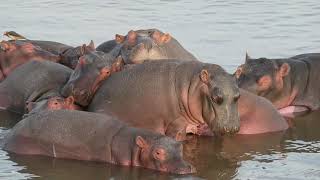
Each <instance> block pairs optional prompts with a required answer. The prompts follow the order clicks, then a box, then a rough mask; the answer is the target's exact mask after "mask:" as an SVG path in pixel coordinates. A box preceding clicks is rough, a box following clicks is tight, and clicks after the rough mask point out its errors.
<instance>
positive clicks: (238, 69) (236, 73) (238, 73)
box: [234, 65, 243, 79]
mask: <svg viewBox="0 0 320 180" xmlns="http://www.w3.org/2000/svg"><path fill="white" fill-rule="evenodd" d="M242 71H243V70H242V65H241V66H239V67H238V68H237V70H236V72H235V73H234V75H235V76H236V78H237V79H239V78H240V75H241V73H242Z"/></svg>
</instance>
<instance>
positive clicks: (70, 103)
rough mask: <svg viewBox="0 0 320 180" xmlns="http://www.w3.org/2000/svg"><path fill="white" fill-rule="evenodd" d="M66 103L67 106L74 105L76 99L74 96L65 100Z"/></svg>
mask: <svg viewBox="0 0 320 180" xmlns="http://www.w3.org/2000/svg"><path fill="white" fill-rule="evenodd" d="M65 102H66V104H67V105H68V106H71V105H73V103H74V97H73V96H69V97H67V98H66V100H65Z"/></svg>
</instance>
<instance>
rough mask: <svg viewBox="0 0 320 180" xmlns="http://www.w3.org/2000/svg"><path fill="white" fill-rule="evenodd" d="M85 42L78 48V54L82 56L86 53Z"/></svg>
mask: <svg viewBox="0 0 320 180" xmlns="http://www.w3.org/2000/svg"><path fill="white" fill-rule="evenodd" d="M86 46H87V45H86V44H83V45H82V46H81V48H80V56H83V55H85V54H86Z"/></svg>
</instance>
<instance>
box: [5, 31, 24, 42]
mask: <svg viewBox="0 0 320 180" xmlns="http://www.w3.org/2000/svg"><path fill="white" fill-rule="evenodd" d="M3 35H4V36H7V37H9V38H10V39H12V40H26V39H27V38H25V37H24V36H22V35H20V34H18V33H16V32H14V31H6V32H4V33H3Z"/></svg>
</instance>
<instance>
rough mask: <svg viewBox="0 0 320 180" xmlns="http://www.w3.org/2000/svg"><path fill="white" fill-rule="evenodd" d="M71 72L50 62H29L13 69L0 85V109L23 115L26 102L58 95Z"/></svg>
mask: <svg viewBox="0 0 320 180" xmlns="http://www.w3.org/2000/svg"><path fill="white" fill-rule="evenodd" d="M71 73H72V70H71V69H69V68H68V67H66V66H63V65H60V64H58V63H54V62H50V61H42V62H39V61H30V62H27V63H25V64H23V65H21V66H19V67H17V68H16V69H15V71H13V72H12V73H11V74H10V75H9V76H8V77H7V78H6V79H5V80H4V81H3V82H1V84H0V107H1V108H2V109H6V110H9V111H13V112H16V113H20V114H23V113H25V109H26V102H34V101H36V100H37V99H39V98H41V97H44V96H46V97H49V96H50V95H52V94H53V95H54V96H55V95H57V94H59V91H60V88H61V87H62V86H63V85H64V84H65V83H66V82H67V81H68V79H69V77H70V75H71Z"/></svg>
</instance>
